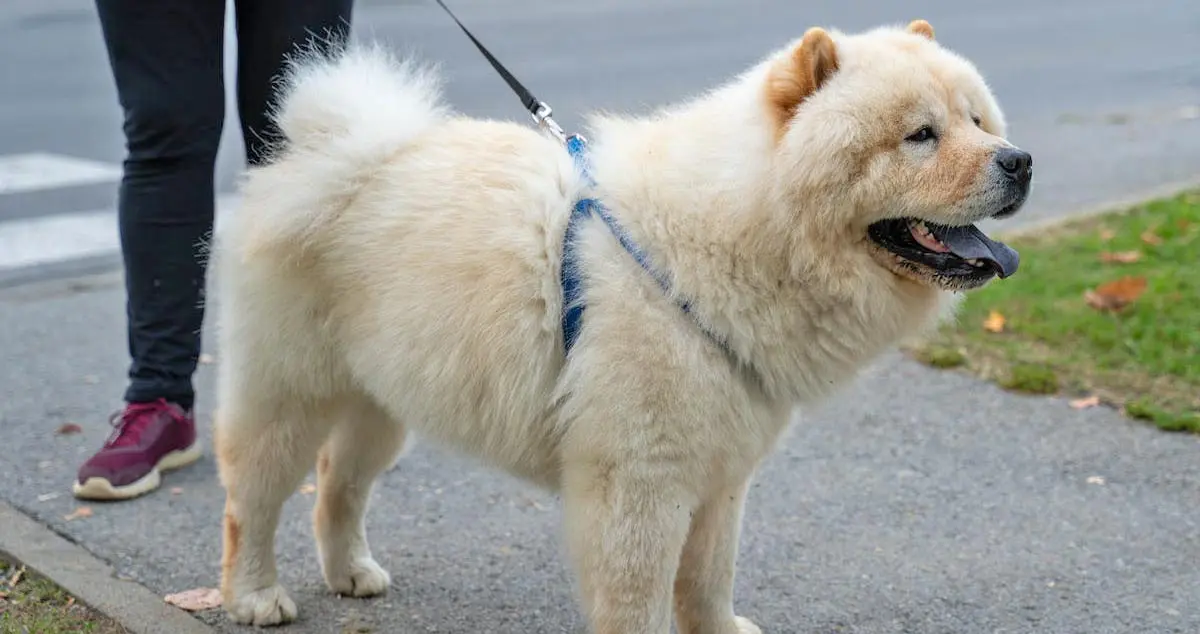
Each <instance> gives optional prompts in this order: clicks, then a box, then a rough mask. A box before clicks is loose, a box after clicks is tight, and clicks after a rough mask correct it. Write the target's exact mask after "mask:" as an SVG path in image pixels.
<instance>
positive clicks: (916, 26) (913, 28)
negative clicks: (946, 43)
mask: <svg viewBox="0 0 1200 634" xmlns="http://www.w3.org/2000/svg"><path fill="white" fill-rule="evenodd" d="M908 32H909V33H914V34H916V35H920V36H921V37H923V38H925V39H927V40H930V41H932V40H933V26H932V25H931V24H929V23H928V22H926V21H925V20H913V21H912V22H909V23H908Z"/></svg>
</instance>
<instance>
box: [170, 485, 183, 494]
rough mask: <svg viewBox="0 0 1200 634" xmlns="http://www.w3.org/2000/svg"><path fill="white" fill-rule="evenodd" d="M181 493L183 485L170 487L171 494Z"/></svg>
mask: <svg viewBox="0 0 1200 634" xmlns="http://www.w3.org/2000/svg"><path fill="white" fill-rule="evenodd" d="M181 493H183V487H171V495H179V494H181Z"/></svg>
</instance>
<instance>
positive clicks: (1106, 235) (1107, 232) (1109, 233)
mask: <svg viewBox="0 0 1200 634" xmlns="http://www.w3.org/2000/svg"><path fill="white" fill-rule="evenodd" d="M1115 237H1117V232H1116V231H1113V230H1112V229H1108V228H1104V229H1101V230H1100V239H1101V240H1104V241H1105V242H1108V241H1109V240H1112V239H1113V238H1115Z"/></svg>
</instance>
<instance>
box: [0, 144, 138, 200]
mask: <svg viewBox="0 0 1200 634" xmlns="http://www.w3.org/2000/svg"><path fill="white" fill-rule="evenodd" d="M120 179H121V167H120V166H119V165H114V164H111V163H101V162H99V161H90V160H87V159H81V158H75V157H71V156H63V155H61V154H47V153H42V152H35V153H30V154H10V155H8V156H0V195H3V194H15V193H18V192H29V191H36V190H39V189H54V188H57V187H74V186H77V185H93V184H96V183H111V182H116V181H118V180H120Z"/></svg>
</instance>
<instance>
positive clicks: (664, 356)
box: [215, 20, 1031, 634]
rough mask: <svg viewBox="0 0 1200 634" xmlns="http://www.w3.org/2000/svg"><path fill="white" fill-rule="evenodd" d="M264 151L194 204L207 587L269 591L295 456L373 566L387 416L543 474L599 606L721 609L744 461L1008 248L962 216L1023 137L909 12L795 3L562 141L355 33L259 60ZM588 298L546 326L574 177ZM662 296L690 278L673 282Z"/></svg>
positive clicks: (269, 611)
mask: <svg viewBox="0 0 1200 634" xmlns="http://www.w3.org/2000/svg"><path fill="white" fill-rule="evenodd" d="M284 96H285V100H284V101H283V105H282V107H281V109H280V112H279V122H280V124H281V127H282V130H283V131H284V132H285V134H286V136H287V139H288V141H287V144H286V147H283V148H281V150H280V153H279V156H278V157H277V160H276V161H274V162H273V163H272V164H271V165H269V166H266V167H263V168H261V169H257V170H255V171H254V172H253V173H252V174H250V176H249V178H248V182H247V183H246V185H245V191H244V206H243V208H242V210H241V213H240V214H239V215H238V217H237V218H236V219H235V220H234V221H233V225H232V226H231V227H229V231H228V233H227V234H225V235H223V236H221V237H220V240H219V242H218V244H217V251H216V254H215V266H217V267H219V272H218V274H219V276H220V277H219V281H218V285H217V290H218V291H219V293H220V300H219V302H218V307H219V310H220V315H219V319H220V337H221V340H220V350H221V364H220V379H219V413H218V415H217V419H218V420H217V422H216V432H217V452H218V457H219V462H220V472H221V476H222V482H223V484H224V486H225V487H226V489H227V493H228V498H227V505H226V510H225V519H224V525H225V535H224V551H225V552H224V562H223V580H222V588H223V594H224V605H225V608H226V610H228V613H229V614H230V615H231V616H232V618H233V619H234V620H236V621H237V622H241V623H254V624H258V625H269V624H277V623H284V622H287V621H290V620H292V619H294V618H295V617H296V614H297V609H296V605H295V603H294V602H293V601H292V600H291V599H290V598H289V597H288V595H287V594H286V592H285V591H284V589H283V588H282V587H280V586H279V585H278V581H277V574H276V568H275V556H274V534H275V531H276V525H277V522H278V518H279V514H280V508H281V505H282V504H283V502H284V501H285V499H287V498H288V497H289V496H290V495H291V494H292V492H293V491H295V490H296V488H297V485H298V484H299V483H300V481H301V480H302V478H303V476H304V475H305V473H306V472H307V471H308V470H309V469H310V468H311V467H312V466H313V465H314V463H315V465H316V471H317V474H318V478H319V484H318V495H317V500H316V507H315V512H314V514H313V523H314V525H315V533H316V539H317V545H318V548H319V551H320V557H321V565H322V570H323V572H324V576H325V580H326V582H327V584H328V586H329V587H330V588H331V589H332V590H333V591H335V592H337V593H341V594H345V595H353V596H369V595H375V594H379V593H381V592H384V591H385V590H386V589H387V587H388V585H389V576H388V573H387V572H386V571H385V570H384V569H383V568H382V567H381V566H380V565H379V563H378V562H376V561H375V559H374V558H373V557H372V555H371V551H370V548H369V547H368V545H367V538H366V535H365V532H364V529H363V517H364V514H365V512H366V508H367V498H368V493H369V491H370V490H371V486H372V483H373V481H374V479H375V478H376V476H377V475H378V474H379V473H380V472H381V471H383V470H384V469H385V468H387V467H388V466H390V465H391V463H392V462H393V461H394V460H395V459H396V457H397V455H398V453H399V452H400V451H401V448H402V446H403V445H404V443H405V439H406V438H407V437H408V436H409V435H420V436H424V437H425V438H427V439H430V440H432V441H434V442H439V443H444V444H445V445H448V446H451V447H454V448H456V449H458V450H461V451H464V452H467V453H469V454H472V455H474V456H477V457H478V458H479V459H480V460H482V461H484V462H486V463H488V464H489V465H491V466H493V467H496V468H499V469H502V470H505V471H507V472H509V473H512V474H515V475H517V476H520V477H522V478H524V479H527V480H529V481H530V482H532V483H535V484H537V485H540V486H543V487H547V488H550V489H553V490H556V491H559V492H561V495H562V500H563V505H564V509H565V528H566V530H565V533H566V543H567V552H569V553H570V557H571V560H572V564H573V569H574V570H575V572H576V574H577V578H578V592H579V596H580V598H581V602H582V606H583V612H584V614H585V615H586V618H587V620H588V622H589V623H590V626H591V629H592V631H594V632H595V633H596V634H634V633H652V634H665V633H666V632H668V631H669V628H670V625H671V621H672V616H674V618H675V619H676V621H675V622H676V623H677V626H678V628H679V632H681V633H682V634H748V633H751V632H758V631H759V629H758V628H757V627H756V626H755V625H753V624H752V623H751V622H750V621H749V620H747V619H745V618H742V617H739V616H735V614H734V608H733V591H732V589H733V579H734V560H735V554H736V552H737V543H738V531H739V524H740V518H741V512H742V503H743V499H744V497H745V494H746V490H747V487H748V483H749V482H750V479H751V476H752V475H753V474H754V472H755V469H756V468H757V467H758V465H759V464H760V462H761V461H762V460H763V458H764V457H765V456H767V455H768V453H769V452H770V451H771V450H772V447H773V446H774V445H775V443H776V442H777V440H778V439H779V438H780V435H781V433H782V432H783V431H784V429H785V428H786V427H787V425H788V423H789V421H790V420H791V418H792V416H791V415H792V413H793V410H794V409H795V408H797V407H798V406H804V405H807V404H811V403H813V402H815V401H816V400H818V399H820V398H821V397H824V396H826V395H828V394H829V393H830V392H831V391H832V390H834V389H835V388H837V387H839V386H843V385H845V384H847V382H848V381H849V380H851V379H852V378H853V377H854V376H855V374H856V372H858V371H859V370H861V369H862V368H863V367H864V366H865V365H867V364H868V363H870V362H871V361H872V360H873V359H875V358H876V357H877V356H878V355H879V354H880V353H882V352H884V351H885V350H887V349H889V348H890V347H892V346H894V345H895V344H896V343H897V342H898V341H899V340H901V339H902V338H904V337H906V336H909V335H913V334H916V333H919V332H921V331H923V330H925V329H927V328H929V327H930V326H932V325H934V324H935V323H937V321H938V319H939V316H941V315H944V314H946V313H947V312H948V310H947V309H948V308H949V307H951V306H952V305H953V301H952V299H953V297H955V293H953V292H952V291H961V290H966V289H970V288H975V287H978V286H981V285H983V284H985V283H987V282H988V281H989V280H991V279H992V278H994V277H995V276H996V275H997V274H999V275H1001V276H1007V275H1009V274H1011V273H1012V272H1013V271H1014V270H1015V268H1016V265H1017V259H1016V254H1015V253H1014V252H1012V251H1011V250H1009V249H1008V248H1007V247H1005V246H1003V245H1001V244H999V243H996V242H993V241H991V240H989V239H987V238H986V236H983V234H982V233H980V232H979V231H978V230H977V229H975V228H974V227H973V226H971V224H970V223H972V222H976V221H979V220H982V219H984V218H987V217H991V216H997V215H1006V214H1011V213H1013V212H1015V211H1016V210H1017V209H1018V208H1019V207H1020V206H1021V204H1022V203H1023V202H1024V200H1025V198H1026V196H1027V194H1028V191H1029V187H1030V177H1031V167H1030V159H1029V155H1028V154H1025V153H1024V152H1021V151H1019V150H1017V149H1015V148H1014V147H1013V146H1012V145H1010V144H1009V143H1008V142H1006V141H1005V140H1004V138H1003V136H1004V123H1003V120H1002V117H1001V113H1000V110H999V109H998V107H997V104H996V102H995V101H994V99H993V97H992V95H991V94H990V93H989V90H988V88H987V87H986V86H985V84H984V81H983V80H982V79H981V77H980V75H979V74H978V73H977V72H976V70H975V69H974V68H973V66H972V65H971V64H970V63H969V62H967V61H965V60H964V59H962V58H960V57H958V56H957V55H955V54H953V53H951V52H948V51H947V50H945V49H943V48H942V47H940V46H939V44H937V43H936V41H935V40H934V37H933V31H932V29H931V28H930V26H929V24H928V23H926V22H924V21H919V20H918V21H916V22H913V23H912V24H910V25H908V27H907V28H881V29H876V30H872V31H869V32H866V33H861V34H856V35H848V34H842V33H839V32H834V31H827V30H823V29H820V28H813V29H810V30H809V31H808V32H807V33H805V34H804V36H803V38H801V39H800V40H798V41H796V42H795V43H794V44H793V45H791V46H788V47H787V48H785V49H783V50H781V51H779V52H777V53H775V54H773V55H771V56H770V57H768V58H766V59H764V60H763V61H762V62H761V63H760V64H758V65H756V66H754V67H753V68H751V69H749V70H748V71H746V72H745V73H744V74H742V75H740V76H738V77H737V78H735V79H733V80H732V81H731V82H729V83H728V84H726V85H723V86H721V87H719V88H717V89H715V90H713V91H711V92H708V93H706V94H704V95H702V96H699V97H698V98H696V99H694V100H691V101H689V102H687V103H683V104H679V105H675V106H674V107H671V108H669V109H666V110H663V111H661V112H658V113H656V114H654V115H653V116H648V117H645V118H619V117H597V118H596V119H595V120H594V122H593V126H592V127H591V132H592V134H591V135H589V136H593V137H594V138H593V143H592V146H591V148H590V154H589V156H590V160H591V174H592V175H593V176H594V178H595V181H596V185H595V187H594V189H589V187H590V186H589V184H588V183H587V182H586V180H585V179H584V178H582V177H581V175H580V172H579V170H578V169H577V167H576V164H575V163H574V162H573V160H572V158H571V157H570V156H569V155H568V153H567V152H566V151H565V150H564V148H563V147H561V146H560V144H559V143H558V142H556V141H554V140H552V139H550V138H548V137H546V136H544V135H542V134H541V133H539V132H538V131H536V130H535V129H533V128H532V126H526V125H520V124H515V123H502V122H490V121H479V120H472V119H469V118H464V117H460V116H456V115H454V114H452V113H451V112H449V111H448V110H446V109H444V107H443V106H442V105H440V104H439V101H438V100H439V94H438V90H437V83H436V81H435V79H434V78H433V76H432V75H430V74H428V73H427V72H425V71H422V70H419V69H418V68H417V67H415V66H412V65H410V64H408V63H400V62H397V61H394V60H393V59H392V58H391V57H389V56H388V55H386V54H385V53H382V52H380V51H379V50H377V49H367V48H358V47H353V48H350V49H348V50H346V51H343V52H342V53H340V54H339V55H337V56H335V57H334V58H333V59H326V60H321V59H310V60H307V61H305V62H304V63H302V64H300V65H298V66H297V67H296V68H295V69H294V72H293V74H292V76H291V77H290V82H289V85H288V88H287V90H286V93H285V95H284ZM585 195H591V196H594V197H595V198H596V199H597V200H598V201H600V202H601V203H602V204H603V205H605V206H606V207H607V208H608V209H610V210H611V212H612V215H613V216H614V217H615V218H616V219H617V220H618V221H619V223H620V224H621V226H622V227H623V228H624V230H625V231H626V232H627V233H628V235H629V236H630V237H631V238H632V239H633V241H634V242H635V243H636V244H637V245H638V246H639V247H640V248H641V249H643V250H644V251H645V253H646V254H647V255H648V256H649V262H650V263H652V266H653V270H654V271H655V272H657V273H659V274H662V275H663V276H664V277H666V278H667V279H668V280H669V287H668V289H667V290H665V291H664V289H663V288H661V287H660V286H659V284H658V283H657V282H656V281H655V279H654V277H653V276H652V275H650V274H649V273H648V272H647V271H646V270H645V269H643V268H642V267H641V266H640V265H639V263H638V262H637V261H636V260H635V259H634V257H632V256H631V254H630V252H628V251H626V250H625V249H624V248H623V247H622V246H621V244H620V243H619V242H618V241H617V240H616V239H615V237H614V232H613V231H612V230H610V228H609V227H608V226H607V225H606V224H604V223H603V222H600V221H598V220H596V219H595V218H592V219H589V220H585V221H583V223H582V224H580V225H579V226H578V234H577V242H574V243H573V244H576V245H577V251H576V253H577V256H578V260H577V262H578V269H577V272H578V274H579V275H580V279H581V281H582V285H583V288H584V289H585V297H584V300H585V302H586V311H585V312H584V314H583V319H582V330H581V332H580V335H579V338H578V340H577V342H576V343H575V344H574V346H573V347H572V348H571V349H570V350H569V351H568V350H567V349H566V347H565V346H564V338H563V329H562V313H563V305H562V296H563V291H562V287H561V285H560V274H561V264H562V258H563V251H564V234H565V232H566V230H567V225H568V218H569V217H570V215H571V209H572V206H573V205H574V203H575V202H576V201H577V200H578V199H579V198H581V197H584V196H585ZM684 301H686V302H687V304H688V306H689V308H690V310H689V311H685V310H683V309H682V308H681V305H680V304H681V302H684Z"/></svg>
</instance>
